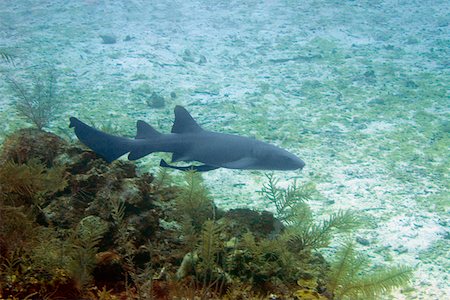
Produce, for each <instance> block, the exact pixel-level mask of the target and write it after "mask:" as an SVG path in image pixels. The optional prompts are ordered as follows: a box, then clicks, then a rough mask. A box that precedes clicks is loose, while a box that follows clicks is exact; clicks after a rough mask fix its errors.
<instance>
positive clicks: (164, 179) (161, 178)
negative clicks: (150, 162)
mask: <svg viewBox="0 0 450 300" xmlns="http://www.w3.org/2000/svg"><path fill="white" fill-rule="evenodd" d="M171 182H172V178H171V176H170V173H169V169H168V168H163V167H159V168H158V172H157V173H156V176H155V181H154V186H155V190H157V191H158V190H160V189H161V188H163V187H165V186H167V185H170V183H171Z"/></svg>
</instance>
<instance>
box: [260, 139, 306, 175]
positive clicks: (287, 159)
mask: <svg viewBox="0 0 450 300" xmlns="http://www.w3.org/2000/svg"><path fill="white" fill-rule="evenodd" d="M252 153H253V156H254V158H255V160H254V166H253V168H254V169H260V170H298V169H300V170H301V169H303V167H304V166H305V162H304V161H303V160H301V159H300V158H298V157H297V156H296V155H294V154H292V153H290V152H288V151H286V150H284V149H281V148H279V147H277V146H274V145H271V144H267V143H264V144H260V143H257V144H256V145H254V148H253V149H252Z"/></svg>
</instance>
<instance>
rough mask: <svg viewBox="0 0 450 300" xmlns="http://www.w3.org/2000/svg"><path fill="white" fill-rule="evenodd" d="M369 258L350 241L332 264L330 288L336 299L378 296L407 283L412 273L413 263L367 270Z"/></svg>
mask: <svg viewBox="0 0 450 300" xmlns="http://www.w3.org/2000/svg"><path fill="white" fill-rule="evenodd" d="M367 267H368V260H367V259H366V258H365V257H363V256H361V255H360V254H358V253H357V252H356V251H355V245H354V243H353V242H346V243H345V244H344V245H343V246H342V248H341V249H340V250H339V251H338V252H337V253H336V255H335V260H334V262H333V263H332V264H331V272H330V274H329V281H328V290H329V291H330V292H331V293H332V294H333V295H334V299H337V300H340V299H352V300H353V299H355V300H357V299H364V300H366V299H367V300H370V299H378V298H379V296H380V295H383V294H386V293H388V292H390V291H391V290H392V289H393V288H396V287H401V286H404V285H406V284H407V283H408V282H409V280H410V278H411V275H412V269H411V268H409V267H404V266H398V267H393V268H383V269H381V270H378V271H373V272H367V271H366V269H367Z"/></svg>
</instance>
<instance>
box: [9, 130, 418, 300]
mask: <svg viewBox="0 0 450 300" xmlns="http://www.w3.org/2000/svg"><path fill="white" fill-rule="evenodd" d="M0 158H1V159H0V163H1V169H0V225H1V226H0V250H1V251H0V271H1V272H0V274H1V275H0V276H1V277H0V298H11V299H20V298H33V299H34V298H46V299H74V298H89V299H123V298H127V299H152V298H153V299H180V298H183V299H194V298H195V299H263V298H267V297H269V295H271V296H270V297H271V299H349V298H348V297H347V296H348V295H350V296H351V297H356V298H352V299H357V298H358V297H360V298H361V297H362V296H364V297H369V298H370V297H372V296H374V295H379V294H380V293H382V292H387V291H389V290H391V288H392V287H396V286H401V285H403V284H405V282H407V280H408V278H409V275H408V274H409V272H410V271H409V270H408V269H405V268H398V269H387V270H384V271H379V272H376V273H372V274H369V275H368V276H369V277H364V276H363V275H361V274H359V273H358V274H357V272H358V271H359V270H361V268H359V269H358V268H355V269H353V273H351V272H347V271H346V272H345V274H344V273H343V271H342V270H348V269H349V268H350V267H351V266H354V265H357V264H358V262H359V260H357V259H356V260H355V259H351V258H352V257H355V254H354V248H353V246H351V248H348V247H350V246H348V247H347V248H344V250H345V249H347V252H346V253H349V252H351V255H343V254H341V252H339V255H337V256H336V261H335V262H333V263H332V264H329V263H328V262H327V261H326V260H325V259H324V258H323V257H322V256H321V255H320V253H319V252H317V251H315V249H318V248H321V247H326V246H327V245H328V244H329V241H330V240H331V237H332V234H334V233H336V232H339V231H348V230H349V229H351V228H355V226H357V225H358V224H357V223H358V222H357V220H356V217H355V216H354V214H352V213H350V212H338V213H336V214H333V215H331V216H329V218H328V219H325V220H323V221H322V222H316V221H314V218H313V215H312V213H311V210H310V209H309V207H308V206H307V204H306V200H307V198H308V197H309V195H310V194H311V188H300V187H298V186H297V184H296V183H294V184H293V185H292V186H290V187H288V188H287V189H285V190H283V189H281V188H279V187H278V186H277V181H276V179H275V178H273V177H269V183H268V185H266V188H265V190H263V194H269V195H270V196H269V197H270V198H269V199H270V201H272V202H273V203H275V204H276V203H278V204H280V206H279V207H280V210H279V211H278V213H279V215H280V216H282V218H283V220H284V222H282V221H281V220H280V219H277V218H276V217H275V216H274V215H273V214H272V213H270V212H266V211H263V212H256V211H252V210H250V209H233V210H230V211H226V212H225V211H221V210H220V209H218V208H217V207H216V206H215V205H214V202H213V200H212V198H211V197H210V195H209V193H208V191H207V189H206V187H205V185H204V184H203V181H202V178H201V176H200V174H198V173H195V172H186V173H185V174H184V184H181V185H178V186H176V185H174V184H172V183H171V178H170V175H169V174H168V173H167V170H160V171H159V172H158V174H157V177H156V178H155V177H154V176H152V175H151V174H148V173H144V174H138V173H137V171H136V167H135V165H134V164H133V163H131V162H125V161H120V160H119V161H116V162H114V163H112V164H107V163H106V162H105V161H103V160H102V159H101V158H99V157H98V156H96V154H95V153H93V152H91V151H88V150H85V149H83V148H81V147H79V146H77V145H71V144H68V143H66V142H65V141H63V140H62V139H60V138H59V137H57V136H55V135H53V134H51V133H46V132H44V131H41V130H36V129H23V130H19V131H17V132H16V133H14V134H12V135H10V136H9V137H8V138H7V139H6V140H5V144H4V146H3V152H2V154H1V155H0ZM357 266H358V267H361V266H362V265H361V266H360V265H357ZM349 276H350V277H349ZM346 297H347V298H346Z"/></svg>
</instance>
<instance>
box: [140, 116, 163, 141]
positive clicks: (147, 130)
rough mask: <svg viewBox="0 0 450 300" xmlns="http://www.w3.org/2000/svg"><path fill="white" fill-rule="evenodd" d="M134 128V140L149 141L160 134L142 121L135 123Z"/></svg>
mask: <svg viewBox="0 0 450 300" xmlns="http://www.w3.org/2000/svg"><path fill="white" fill-rule="evenodd" d="M136 127H137V133H136V139H151V138H154V137H156V136H159V135H160V134H161V133H159V132H158V131H157V130H156V129H155V128H153V127H152V126H150V125H149V124H147V123H145V122H144V121H140V120H139V121H137V123H136Z"/></svg>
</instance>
